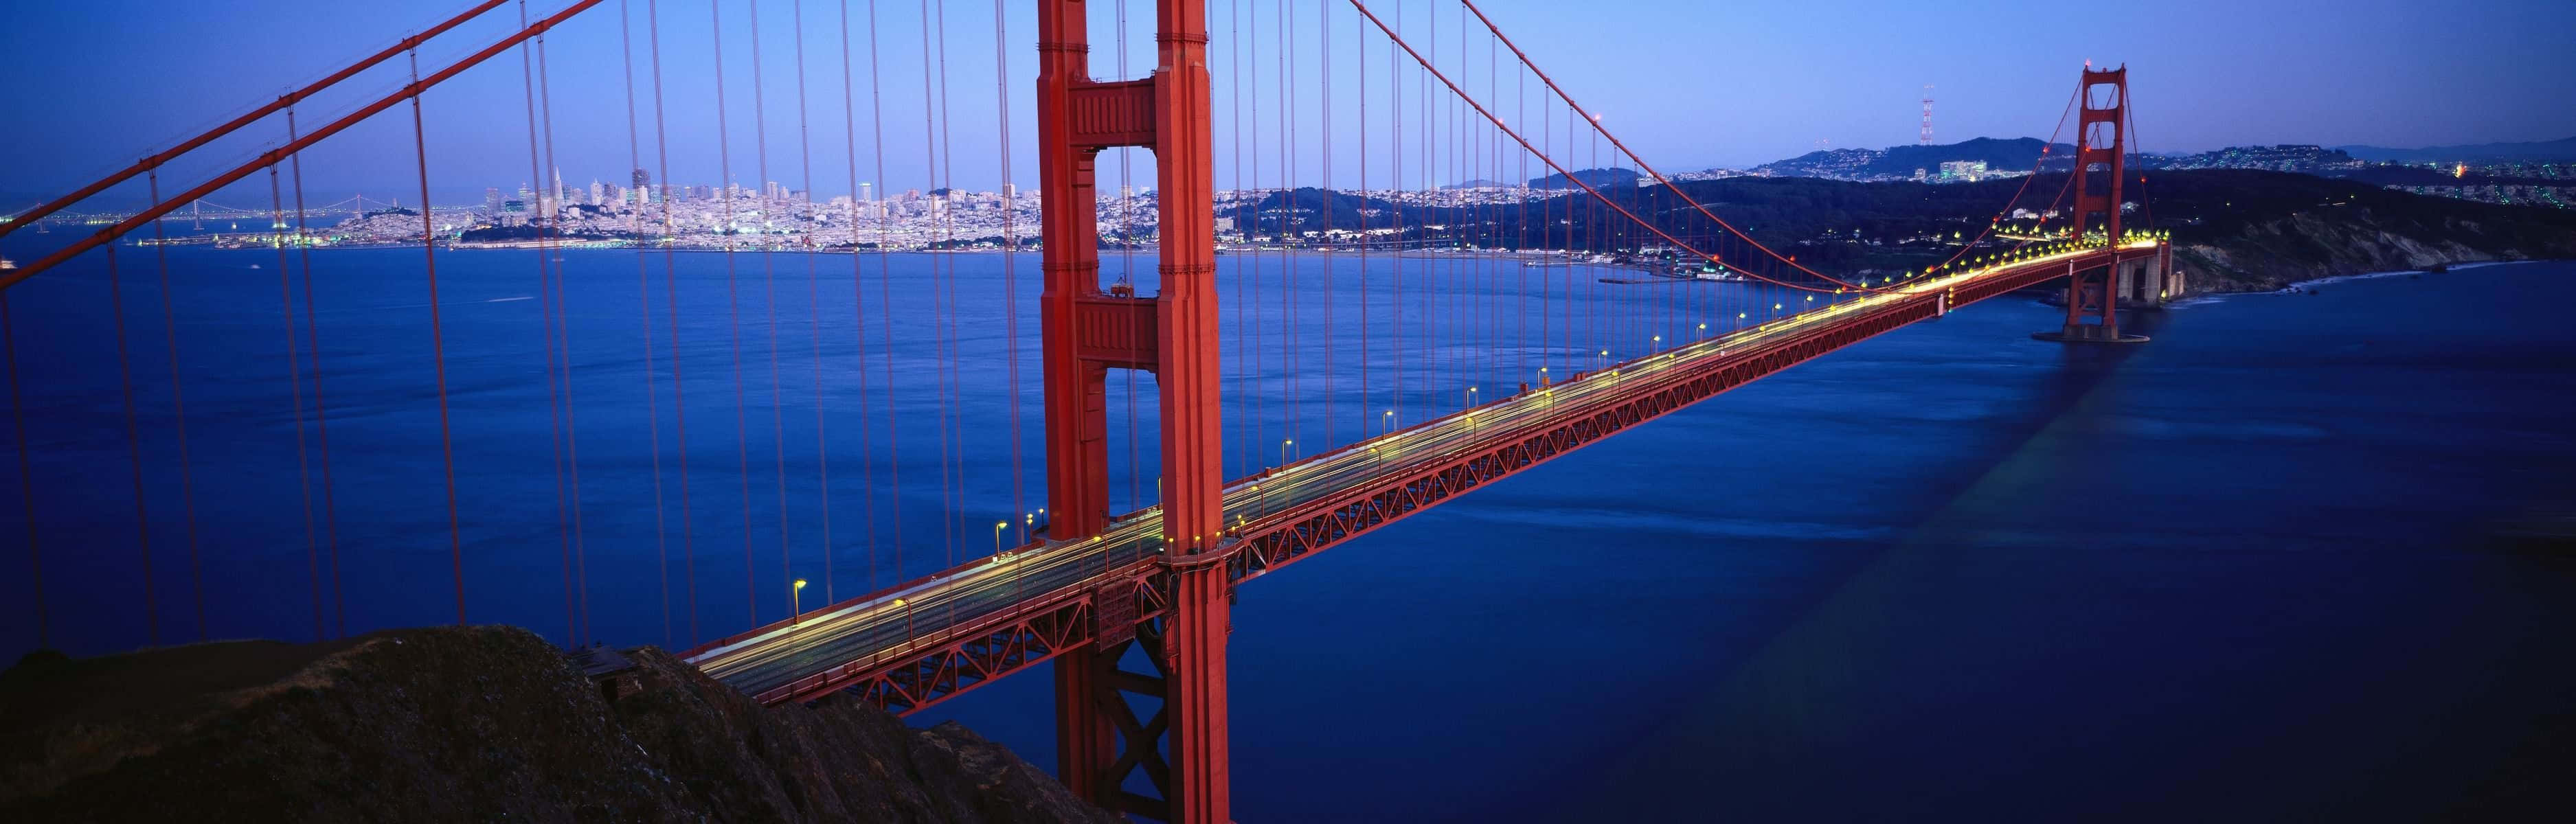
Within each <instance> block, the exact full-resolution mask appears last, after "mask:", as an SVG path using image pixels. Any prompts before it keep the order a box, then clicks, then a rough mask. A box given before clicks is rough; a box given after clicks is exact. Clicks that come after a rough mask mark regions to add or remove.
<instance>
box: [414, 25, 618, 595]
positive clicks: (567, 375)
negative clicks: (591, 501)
mask: <svg viewBox="0 0 2576 824" xmlns="http://www.w3.org/2000/svg"><path fill="white" fill-rule="evenodd" d="M536 40H537V100H538V101H539V103H538V105H539V106H541V107H543V108H541V109H540V112H541V113H542V114H544V115H545V120H544V121H543V122H544V123H545V126H544V128H545V139H546V165H547V166H548V167H549V168H556V167H555V104H554V90H553V86H552V84H551V83H550V82H548V79H547V77H548V73H547V71H546V38H545V35H543V34H540V35H537V38H536ZM556 174H557V175H558V176H560V175H561V174H562V170H561V169H560V168H556ZM558 200H561V198H558ZM563 206H564V204H563V203H560V202H558V203H556V204H555V208H556V209H557V210H561V209H562V208H563ZM420 208H421V211H422V212H423V213H426V212H428V211H429V203H428V202H427V201H423V202H422V203H421V206H420ZM547 217H548V219H549V222H551V220H552V218H553V215H548V216H547ZM559 229H560V227H556V226H551V225H550V226H548V227H547V231H548V232H556V233H559ZM544 237H545V236H544V234H540V235H538V238H539V240H538V247H539V248H540V249H543V248H544V245H545V241H544ZM552 257H553V261H552V266H553V269H554V291H555V297H554V301H553V305H554V313H555V324H554V328H555V335H556V340H555V342H554V351H555V357H557V358H558V359H559V361H558V363H557V366H556V369H555V374H556V376H557V379H558V380H561V381H562V382H563V389H562V392H563V395H562V397H563V403H562V405H561V407H560V409H561V414H562V415H563V433H564V466H565V467H566V468H568V469H570V470H571V473H572V479H571V484H572V497H571V500H570V504H569V505H570V507H571V509H572V563H573V580H574V581H575V582H576V584H577V585H578V588H577V589H575V590H574V592H575V593H576V594H577V595H578V596H579V602H580V606H581V623H580V625H579V628H580V631H581V634H580V636H579V637H580V639H581V640H582V642H583V643H589V642H591V640H592V639H591V634H590V552H589V548H588V546H587V545H586V543H585V541H584V539H583V537H582V513H581V430H580V428H579V427H578V426H576V425H575V423H576V422H575V421H574V419H573V403H572V314H571V312H570V311H569V310H568V309H567V308H566V304H565V300H566V295H565V293H564V266H563V263H564V261H563V256H562V252H560V251H557V252H554V253H553V254H552Z"/></svg>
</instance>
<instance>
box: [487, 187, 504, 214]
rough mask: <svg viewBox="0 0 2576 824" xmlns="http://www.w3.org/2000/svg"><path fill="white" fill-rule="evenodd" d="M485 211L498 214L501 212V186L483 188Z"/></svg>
mask: <svg viewBox="0 0 2576 824" xmlns="http://www.w3.org/2000/svg"><path fill="white" fill-rule="evenodd" d="M483 211H484V212H486V213H489V214H496V215H497V214H500V213H501V187H498V186H493V187H488V188H485V189H484V190H483Z"/></svg>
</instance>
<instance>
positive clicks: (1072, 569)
mask: <svg viewBox="0 0 2576 824" xmlns="http://www.w3.org/2000/svg"><path fill="white" fill-rule="evenodd" d="M2154 249H2155V246H2154V245H2153V244H2152V243H2147V242H2140V243H2133V244H2130V245H2128V246H2125V247H2121V248H2119V249H2110V248H2103V247H2100V246H2095V247H2091V248H2084V249H2078V250H2074V251H2068V252H2063V253H2059V254H2054V255H2047V256H2041V257H2035V258H2032V259H2029V260H2026V261H2018V262H2015V263H2012V264H2009V265H2000V266H1994V267H1989V268H1986V269H1980V270H1972V271H1967V272H1961V273H1958V274H1953V275H1946V276H1942V277H1938V278H1925V279H1920V280H1914V281H1908V282H1907V283H1905V284H1903V285H1901V286H1899V287H1893V288H1892V291H1889V292H1886V293H1881V294H1871V295H1866V296H1862V297H1857V298H1852V299H1847V300H1844V301H1842V302H1839V303H1837V304H1835V305H1833V306H1831V307H1828V308H1824V309H1816V310H1811V311H1807V312H1803V313H1800V314H1797V315H1794V316H1791V317H1788V318H1783V319H1780V320H1777V321H1774V322H1771V323H1768V324H1764V325H1761V326H1756V327H1750V328H1746V329H1743V330H1740V331H1737V332H1734V333H1730V334H1727V335H1723V336H1718V337H1712V338H1708V339H1705V340H1701V341H1696V342H1692V343H1689V344H1685V345H1682V346H1679V347H1676V348H1674V349H1671V350H1667V351H1664V352H1659V353H1654V354H1650V355H1646V356H1643V357H1640V358H1636V359H1632V360H1628V361H1624V362H1621V363H1618V364H1615V365H1612V366H1609V367H1605V368H1603V369H1601V370H1598V371H1595V372H1590V373H1586V374H1584V375H1583V376H1582V377H1581V378H1579V379H1576V380H1570V381H1565V382H1562V383H1558V384H1555V385H1553V386H1550V387H1544V388H1537V389H1533V390H1531V391H1530V392H1527V393H1523V394H1518V395H1513V396H1509V397H1504V398H1498V399H1496V400H1494V401H1492V402H1490V403H1487V404H1484V405H1481V406H1477V407H1475V408H1472V409H1468V410H1465V411H1462V412H1459V413H1455V414H1451V415H1448V416H1445V417H1441V418H1437V419H1434V420H1430V421H1425V422H1423V423H1422V424H1420V425H1417V426H1414V427H1412V428H1410V429H1405V430H1402V431H1398V432H1395V433H1392V434H1389V435H1385V436H1381V437H1377V438H1372V439H1369V440H1366V441H1362V442H1359V443H1355V444H1351V445H1349V446H1346V447H1343V448H1340V449H1338V450H1335V451H1333V452H1328V453H1324V454H1321V455H1317V456H1314V457H1312V458H1308V459H1305V460H1303V461H1299V462H1297V463H1294V464H1290V465H1288V466H1285V467H1281V468H1278V469H1275V470H1272V471H1270V472H1268V473H1265V474H1264V475H1263V476H1261V477H1256V478H1251V479H1246V480H1243V481H1239V482H1237V483H1235V484H1232V485H1230V486H1229V487H1228V488H1227V489H1226V490H1225V513H1226V518H1227V521H1228V523H1229V524H1232V525H1233V531H1232V534H1231V537H1229V538H1228V539H1227V541H1226V543H1225V544H1224V545H1223V546H1224V550H1222V551H1223V552H1224V553H1226V554H1227V556H1228V557H1227V558H1226V563H1227V564H1228V569H1229V571H1230V575H1231V577H1232V578H1234V579H1235V580H1237V581H1240V580H1242V579H1245V578H1250V577H1257V576H1259V575H1261V574H1263V573H1265V572H1268V571H1269V570H1271V569H1275V568H1277V567H1279V566H1282V565H1285V564H1287V563H1290V562H1293V561H1296V560H1298V559H1301V558H1304V557H1307V556H1308V555H1311V554H1313V553H1315V552H1317V551H1320V550H1322V549H1324V548H1326V547H1328V546H1331V545H1333V544H1336V543H1339V542H1341V541H1343V540H1347V539H1349V538H1350V537H1353V536H1356V535H1358V534H1361V533H1364V532H1367V531H1369V530H1371V529H1374V528H1376V527H1378V526H1381V525H1384V524H1386V523H1390V522H1393V521H1395V520H1397V519H1400V518H1402V517H1404V516H1405V515H1409V514H1411V513H1413V512H1416V511H1419V510H1421V509H1423V508H1426V507H1429V506H1431V505H1434V504H1436V503H1438V502H1440V501H1442V500H1445V499H1447V498H1449V497H1452V496H1455V495H1457V494H1460V493H1463V492H1465V491H1467V490H1469V489H1472V488H1475V487H1477V486H1481V485H1482V484H1484V483H1486V482H1489V481H1491V480H1493V479H1495V478H1499V477H1502V476H1504V475H1508V474H1511V473H1513V472H1517V471H1520V470H1522V469H1526V468H1528V467H1530V466H1534V465H1536V464H1537V463H1540V462H1543V461H1545V460H1547V459H1549V458H1553V457H1555V456H1556V455H1559V454H1563V453H1565V452H1568V451H1571V450H1573V449H1575V448H1578V447H1580V446H1582V445H1584V444H1586V443H1589V442H1591V441H1593V440H1597V439H1599V438H1602V437H1606V436H1608V435H1610V434H1614V433H1616V432H1618V431H1621V430H1624V429H1625V428H1626V427H1628V426H1631V425H1634V424H1636V423H1641V422H1643V421H1645V420H1648V419H1651V418H1653V417H1655V416H1657V415H1661V414H1664V413H1667V412H1670V411H1673V410H1675V409H1679V408H1681V407H1683V406H1687V405H1689V404H1691V403H1694V402H1697V401H1699V400H1703V399H1705V398H1707V397H1710V396H1713V395H1715V394H1717V393H1720V392H1723V391H1725V390H1727V389H1731V388H1733V387H1735V386H1740V385H1742V384H1744V383H1746V382H1750V381H1751V380H1753V379H1755V378H1759V377H1761V376H1763V375H1767V374H1770V373H1772V372H1776V371H1779V370H1780V369H1784V368H1787V367H1788V366H1791V365H1794V364H1796V363H1799V362H1801V361H1805V360H1807V359H1810V358H1813V357H1816V356H1818V355H1822V354H1824V353H1826V352H1830V351H1833V350H1835V349H1839V348H1841V347H1843V346H1848V345H1850V344H1852V343H1857V342H1859V341H1860V340H1864V339H1867V338H1869V337H1872V336H1875V335H1877V334H1880V333H1883V332H1886V331H1889V330H1892V329H1895V328H1899V327H1901V326H1904V325H1906V324H1909V323H1912V322H1914V321H1917V320H1922V319H1925V318H1930V317H1935V316H1937V315H1938V314H1939V313H1940V311H1941V307H1942V306H1943V301H1945V300H1946V305H1947V306H1949V307H1952V308H1955V307H1957V306H1962V305H1965V304H1968V303H1973V302H1975V301H1978V300H1983V299H1985V298H1989V297H1993V296H1995V295H2000V294H2004V293H2007V292H2010V291H2013V290H2016V289H2021V288H2025V287H2028V286H2031V285H2035V284H2039V283H2044V282H2046V281H2048V280H2050V279H2053V278H2057V277H2063V276H2065V275H2066V274H2067V273H2068V272H2069V271H2070V268H2069V267H2070V265H2071V266H2073V267H2075V268H2083V269H2089V268H2092V267H2097V266H2102V265H2107V264H2108V263H2110V262H2112V261H2113V260H2114V259H2118V260H2127V259H2131V258H2135V257H2139V256H2144V255H2150V254H2154V253H2155V252H2154V251H2153V250H2154ZM1160 528H1161V519H1160V512H1159V510H1157V509H1154V508H1148V509H1145V510H1142V511H1139V512H1136V513H1131V514H1129V515H1126V516H1123V517H1120V518H1118V519H1115V520H1114V521H1112V522H1111V524H1110V526H1109V528H1108V529H1107V530H1106V531H1104V532H1103V533H1102V534H1101V535H1100V536H1099V537H1096V538H1092V539H1089V540H1083V541H1078V542H1070V541H1057V542H1044V543H1039V544H1032V545H1030V546H1025V547H1021V548H1019V549H1018V550H1016V551H1015V552H1014V553H1012V554H1011V555H1010V556H1008V557H1007V559H986V560H983V561H979V562H976V563H972V564H967V565H964V566H960V567H957V568H954V569H950V570H946V571H943V572H940V573H938V574H935V575H932V576H929V577H926V578H922V579H919V580H915V581H912V582H909V583H905V584H902V585H898V586H896V587H893V588H890V589H887V590H883V591H880V592H876V593H872V594H869V595H866V596H862V597H859V598H853V599H850V600H847V601H843V602H840V603H837V604H833V605H831V606H828V607H823V608H820V609H816V610H814V611H811V612H808V613H805V614H804V615H803V616H800V618H799V619H797V620H795V621H792V622H790V621H782V622H779V623H776V624H771V625H769V626H765V627H761V628H758V629H755V630H752V631H750V632H746V633H743V634H740V635H735V636H731V637H727V638H722V639H718V640H716V641H714V642H712V643H709V644H706V645H704V646H701V647H699V648H697V649H694V650H690V651H689V652H687V653H684V655H683V657H684V658H685V659H686V660H688V661H689V662H690V663H692V664H695V665H697V666H698V667H699V668H701V669H702V670H704V671H706V672H707V673H708V674H709V675H712V676H714V677H716V678H718V679H720V680H723V681H725V682H726V683H729V684H732V685H733V686H735V687H736V688H738V689H741V690H743V691H744V692H746V693H749V694H751V695H753V696H755V697H756V698H758V699H759V700H760V701H762V702H764V703H781V702H788V701H800V700H810V699H812V698H816V697H820V696H822V695H824V694H827V693H830V692H834V691H839V690H844V689H847V690H852V691H855V692H858V693H860V694H862V695H863V696H865V697H866V698H867V699H868V700H870V701H873V702H876V703H878V704H880V705H883V706H886V707H887V708H889V709H892V710H895V711H898V712H910V711H913V710H918V709H920V708H922V707H926V706H929V705H930V704H933V703H936V702H938V701H940V700H944V699H946V698H948V697H952V696H954V695H956V694H958V693H961V692H964V691H966V690H968V689H971V688H973V687H974V686H976V685H979V684H982V683H984V682H986V681H989V680H991V679H993V678H997V677H1000V676H1002V675H1006V674H1009V673H1011V672H1015V671H1018V670H1020V669H1025V668H1027V667H1030V666H1034V665H1036V664H1037V663H1039V662H1042V661H1045V660H1046V659H1048V658H1050V657H1053V656H1054V655H1055V654H1056V653H1058V652H1061V651H1063V650H1065V649H1070V648H1073V647H1076V646H1079V645H1081V644H1084V643H1089V642H1091V641H1092V640H1093V639H1094V638H1095V637H1096V635H1098V634H1101V633H1130V632H1132V625H1133V624H1132V622H1133V621H1136V620H1143V619H1145V618H1150V617H1153V616H1154V615H1155V614H1157V613H1158V612H1159V611H1160V610H1161V608H1162V601H1161V598H1160V593H1162V592H1167V591H1168V589H1167V588H1166V587H1164V586H1163V585H1162V582H1161V579H1162V578H1163V577H1164V575H1165V573H1166V572H1167V571H1168V569H1167V567H1166V566H1165V565H1164V564H1163V563H1161V560H1162V546H1161V545H1162V541H1161V539H1160V535H1159V531H1160ZM1121 637H1123V635H1122V636H1121Z"/></svg>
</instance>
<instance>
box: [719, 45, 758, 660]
mask: <svg viewBox="0 0 2576 824" xmlns="http://www.w3.org/2000/svg"><path fill="white" fill-rule="evenodd" d="M707 19H708V25H709V33H708V37H707V39H708V41H709V42H710V43H712V44H714V57H715V63H716V72H715V80H716V176H717V177H720V178H723V179H724V186H723V187H722V198H723V200H724V230H723V231H722V232H720V233H719V234H721V235H722V236H723V237H724V269H725V328H726V330H727V332H726V337H727V339H728V341H729V344H728V348H729V349H730V350H731V351H732V353H733V433H734V440H733V449H734V466H735V469H734V472H735V477H736V480H737V481H738V482H739V484H740V487H741V490H742V597H743V604H742V608H743V611H744V614H745V616H746V617H747V618H748V621H747V622H748V623H749V624H750V625H751V626H759V625H760V596H759V593H758V592H757V591H756V590H755V589H754V585H753V582H754V580H755V578H754V576H753V574H752V571H751V564H752V560H751V419H750V413H749V411H748V410H746V409H745V408H744V406H743V398H742V302H741V293H740V291H739V290H738V289H737V288H736V285H735V283H734V271H733V235H734V232H735V229H736V228H737V227H736V226H735V225H734V212H733V207H734V197H735V195H736V194H737V192H736V189H737V188H738V187H737V186H736V185H735V184H734V182H733V145H732V143H731V142H730V138H729V137H728V136H727V135H726V134H725V133H726V131H727V129H726V124H725V120H726V117H725V94H724V6H723V4H722V3H721V2H718V0H708V3H707ZM757 26H758V24H757V23H756V22H755V23H754V27H755V28H756V27H757Z"/></svg>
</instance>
